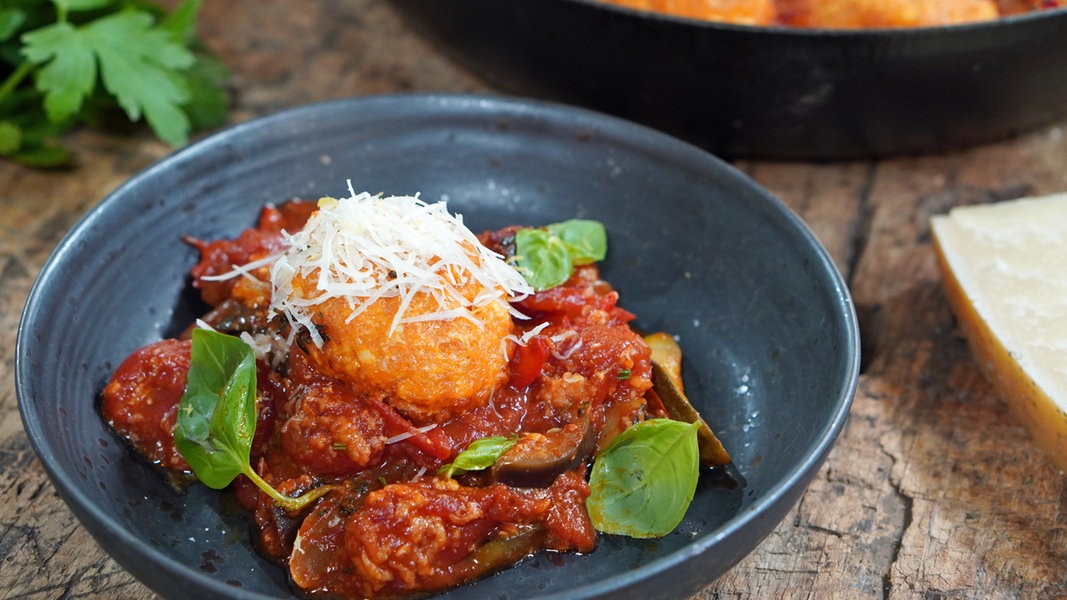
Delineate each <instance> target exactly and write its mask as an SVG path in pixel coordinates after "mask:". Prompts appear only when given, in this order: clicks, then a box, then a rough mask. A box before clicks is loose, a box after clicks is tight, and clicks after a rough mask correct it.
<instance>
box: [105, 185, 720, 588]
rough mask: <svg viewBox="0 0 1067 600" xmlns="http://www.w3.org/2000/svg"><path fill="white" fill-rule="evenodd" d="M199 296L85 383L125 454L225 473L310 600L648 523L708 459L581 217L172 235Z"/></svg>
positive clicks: (460, 573) (435, 207) (306, 225)
mask: <svg viewBox="0 0 1067 600" xmlns="http://www.w3.org/2000/svg"><path fill="white" fill-rule="evenodd" d="M188 241H189V243H191V244H192V245H194V246H195V247H196V248H197V249H198V250H199V253H200V261H199V262H198V263H197V264H196V265H195V266H194V267H193V268H192V270H191V275H192V282H193V285H194V286H195V287H196V288H198V289H199V290H200V292H201V296H202V297H203V299H204V301H205V303H206V304H207V309H206V310H205V312H204V314H203V317H202V318H201V319H200V320H199V321H198V322H197V323H196V324H191V325H190V328H189V329H188V330H187V331H186V332H185V334H183V335H182V336H179V338H178V339H168V340H162V341H159V342H155V343H153V344H150V345H148V346H146V347H144V348H141V349H139V350H137V351H135V352H134V353H133V354H131V356H130V357H129V359H127V360H126V361H125V362H124V363H123V364H122V365H120V366H119V368H118V369H117V370H116V372H115V374H114V376H113V377H112V379H111V381H110V382H109V383H108V384H107V386H106V388H105V389H104V390H103V394H102V404H101V411H102V414H103V417H104V418H105V420H106V421H107V422H108V423H109V425H110V426H111V427H112V428H113V429H114V430H115V431H116V432H117V433H118V434H119V435H120V436H122V437H123V438H125V439H126V440H128V441H129V443H130V445H131V446H132V447H133V448H134V449H135V450H136V451H137V452H138V453H140V454H141V455H142V456H143V457H144V458H145V459H147V460H149V461H150V462H152V463H154V464H156V465H159V466H160V467H162V468H164V469H167V470H168V471H170V472H172V473H176V474H180V475H182V474H184V475H195V477H196V479H198V480H199V481H201V482H202V483H204V484H206V485H208V486H210V487H213V488H217V489H221V488H229V489H232V490H233V492H234V494H235V496H236V499H237V501H238V503H239V504H240V505H241V506H242V507H243V508H245V509H246V510H247V511H248V512H249V514H250V515H251V521H252V522H253V523H254V525H253V528H252V529H253V531H254V535H255V538H256V541H257V547H258V548H260V550H261V552H262V553H263V554H264V555H265V556H267V557H268V558H270V559H271V560H273V561H274V562H276V563H277V564H279V565H280V566H283V567H284V568H286V569H287V570H288V574H289V578H290V580H291V581H292V584H293V585H294V587H295V588H296V589H297V590H298V591H299V592H300V593H301V594H307V595H311V596H322V597H344V598H384V597H397V596H405V595H411V594H426V593H433V592H438V591H442V590H446V589H449V588H452V587H455V586H458V585H462V584H464V583H466V582H469V581H472V580H474V579H477V578H479V577H482V576H485V575H487V574H489V573H491V572H494V571H496V570H499V569H502V568H506V567H508V566H510V565H512V564H514V563H515V562H517V561H519V560H521V559H522V558H523V557H525V556H527V555H529V554H531V553H534V552H538V551H558V552H590V551H593V550H594V549H595V547H596V544H597V539H598V536H599V535H600V533H606V534H616V535H627V536H633V537H659V536H663V535H666V534H668V533H669V532H670V531H672V530H673V529H674V528H675V527H676V526H677V525H678V523H679V522H680V521H681V519H682V518H683V516H684V513H685V510H686V508H687V506H688V503H689V501H690V500H691V499H692V496H693V493H694V490H695V486H696V481H697V477H698V473H699V470H700V468H701V466H702V465H703V466H715V465H719V466H721V465H724V464H726V463H728V462H729V460H730V458H729V455H728V453H727V452H726V451H725V449H723V447H722V445H721V444H719V443H718V440H717V439H715V436H714V435H713V434H712V433H711V431H710V429H709V428H708V427H707V425H706V423H704V422H703V420H702V419H701V418H700V416H699V415H697V414H696V412H695V411H693V409H692V406H691V405H689V403H688V401H687V399H686V397H685V394H684V391H683V389H684V387H683V385H682V381H681V378H680V370H679V368H678V365H679V361H680V351H679V350H678V346H677V344H676V343H675V342H674V341H673V339H672V338H670V337H669V336H664V335H662V334H652V335H650V336H648V339H647V341H646V338H645V337H643V336H642V335H640V334H638V333H637V332H636V331H635V330H634V329H633V328H631V326H630V323H631V322H632V320H633V319H634V315H633V314H631V313H630V312H628V311H626V310H625V309H623V308H621V307H620V306H619V304H618V301H619V294H618V292H617V291H616V290H614V289H613V288H612V287H611V285H610V284H609V283H608V282H606V281H604V280H603V279H601V277H600V274H599V270H598V267H597V262H598V261H599V260H601V259H602V258H603V257H604V255H605V252H606V243H607V241H606V233H605V231H604V229H603V227H602V226H601V225H600V224H599V223H596V222H593V221H586V220H569V221H564V222H562V223H554V224H550V225H547V226H537V227H532V226H509V227H505V228H503V229H500V230H496V231H489V232H485V233H483V234H481V235H479V236H476V235H474V234H473V233H472V232H470V231H469V230H468V229H467V228H466V227H465V225H464V224H463V222H462V219H461V218H460V217H458V216H454V215H451V214H450V213H448V212H447V210H446V207H445V205H444V204H443V203H437V204H427V203H425V202H423V201H421V200H420V199H418V198H417V197H391V198H383V197H378V196H371V195H368V194H365V193H364V194H356V193H354V192H353V193H352V194H351V197H349V198H344V199H340V200H338V199H333V198H324V199H322V200H320V201H318V202H305V201H291V202H287V203H284V204H282V205H280V206H278V207H274V206H267V207H265V208H264V209H263V211H262V213H261V216H260V220H259V224H258V226H256V227H254V228H251V229H247V230H245V231H244V232H242V233H241V234H240V235H239V236H238V237H237V238H235V239H220V240H212V241H204V240H199V239H193V238H188Z"/></svg>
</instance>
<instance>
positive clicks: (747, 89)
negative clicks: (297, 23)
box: [391, 0, 1067, 159]
mask: <svg viewBox="0 0 1067 600" xmlns="http://www.w3.org/2000/svg"><path fill="white" fill-rule="evenodd" d="M391 2H392V4H393V5H394V6H395V7H396V8H397V9H398V10H399V11H400V12H401V13H402V14H403V15H404V16H405V17H406V18H407V20H408V21H409V22H410V23H411V24H412V26H413V27H415V28H416V29H418V30H419V31H421V32H423V33H424V34H426V36H427V37H429V38H430V39H432V40H433V41H434V42H436V43H437V44H438V45H439V46H440V47H441V48H442V49H443V50H445V51H447V52H448V53H450V54H452V55H453V56H454V57H455V58H456V59H457V61H458V62H460V63H462V64H463V65H465V66H467V67H469V68H470V69H471V70H472V71H474V72H475V73H478V74H480V75H482V76H483V77H484V78H486V79H487V80H489V81H491V82H493V83H494V84H496V85H498V86H500V87H501V88H502V89H503V90H505V91H507V92H509V93H518V94H522V95H526V96H533V97H540V98H547V99H552V100H560V101H565V102H569V103H572V104H578V105H582V106H586V107H589V108H594V109H597V110H601V111H604V112H608V113H612V114H615V115H618V116H622V117H625V118H629V119H632V120H636V121H640V122H643V123H645V124H648V125H652V126H654V127H657V128H660V129H662V130H665V131H667V132H669V133H671V134H674V135H676V136H679V137H682V138H683V139H686V140H689V141H691V142H693V143H696V144H698V145H700V146H702V147H703V148H705V149H707V150H710V151H712V152H714V153H716V154H718V155H720V156H724V157H731V158H733V157H749V158H785V159H843V158H867V157H878V156H888V155H900V154H908V153H916V152H932V151H938V150H945V149H954V148H959V147H963V146H969V145H973V144H979V143H983V142H988V141H992V140H997V139H1001V138H1005V137H1008V136H1010V135H1013V134H1016V133H1019V132H1024V131H1028V130H1031V129H1034V128H1036V127H1038V126H1041V125H1044V124H1048V123H1051V122H1053V121H1055V120H1056V119H1060V118H1063V117H1067V68H1064V65H1067V43H1064V40H1067V9H1056V10H1046V11H1041V12H1035V13H1030V14H1024V15H1018V16H1012V17H1005V18H1002V19H999V20H996V21H989V22H984V23H976V24H970V25H961V26H952V27H926V28H913V29H893V30H890V29H879V30H865V31H831V30H803V29H790V28H783V27H746V26H736V25H728V24H722V23H712V22H705V21H697V20H693V19H682V18H674V17H668V16H663V15H658V14H654V13H650V12H643V11H636V10H631V9H627V8H622V7H618V6H615V5H608V4H605V3H603V2H599V1H598V0H449V1H448V2H433V1H427V0H391Z"/></svg>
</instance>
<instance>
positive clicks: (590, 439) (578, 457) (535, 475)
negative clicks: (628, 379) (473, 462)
mask: <svg viewBox="0 0 1067 600" xmlns="http://www.w3.org/2000/svg"><path fill="white" fill-rule="evenodd" d="M595 447H596V428H595V427H593V424H592V419H590V418H589V415H588V413H586V414H583V416H582V417H581V418H580V419H579V420H577V421H575V422H573V423H569V424H567V425H566V426H564V427H561V428H558V429H552V430H550V431H547V432H545V433H528V434H525V435H523V436H522V437H521V438H519V440H518V442H516V443H515V445H514V446H512V447H511V448H510V449H509V450H508V451H507V452H505V453H504V454H502V455H501V456H500V458H498V459H497V461H496V463H495V464H493V466H492V468H491V469H490V477H491V478H492V480H493V481H497V482H500V483H504V484H507V485H510V486H515V487H548V486H549V485H551V484H552V482H553V481H554V480H555V479H556V477H557V476H558V475H559V474H560V473H563V472H564V471H569V470H570V469H573V468H574V467H575V466H577V465H578V464H579V463H580V462H582V461H583V460H585V459H586V458H588V457H589V455H590V454H591V453H592V452H593V449H594V448H595Z"/></svg>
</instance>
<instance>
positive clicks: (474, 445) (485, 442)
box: [437, 435, 518, 477]
mask: <svg viewBox="0 0 1067 600" xmlns="http://www.w3.org/2000/svg"><path fill="white" fill-rule="evenodd" d="M516 441H518V437H517V436H510V437H504V436H500V435H494V436H489V437H484V438H481V439H479V440H474V441H473V442H471V444H470V446H467V449H466V450H464V451H463V452H460V453H459V454H457V455H456V459H455V460H453V461H452V462H450V463H448V464H447V465H444V466H442V467H441V468H440V469H438V470H437V474H438V475H444V476H445V477H455V476H456V475H462V474H463V473H466V472H467V471H481V470H482V469H488V468H489V467H491V466H493V464H495V463H496V461H497V459H498V458H500V456H501V455H503V454H504V453H505V452H507V451H508V450H510V449H511V447H512V446H514V445H515V442H516Z"/></svg>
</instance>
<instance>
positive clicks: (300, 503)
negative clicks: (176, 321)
mask: <svg viewBox="0 0 1067 600" xmlns="http://www.w3.org/2000/svg"><path fill="white" fill-rule="evenodd" d="M192 337H193V345H192V349H191V351H190V357H189V376H188V379H187V381H186V384H185V393H184V394H182V398H181V400H180V401H179V402H178V420H177V423H175V425H174V444H175V445H176V446H177V447H178V451H179V452H181V454H182V456H184V457H185V462H187V463H189V467H190V468H192V469H193V473H194V474H195V475H196V478H197V479H199V480H200V481H201V482H203V483H204V485H206V486H208V487H210V488H214V489H217V490H218V489H222V488H224V487H226V486H227V485H229V484H230V482H232V481H233V480H234V478H235V477H237V476H238V475H244V476H246V477H248V478H249V479H250V480H251V481H252V483H255V484H256V486H258V487H259V489H261V490H263V492H264V493H265V494H267V495H268V496H270V497H271V498H272V499H273V500H274V502H275V503H276V504H277V505H278V506H280V507H282V508H283V509H285V510H287V511H290V512H293V511H297V510H300V509H301V508H303V507H304V506H306V505H307V504H310V503H311V502H314V501H315V500H318V499H319V498H321V497H323V496H324V495H326V494H327V493H328V492H329V491H331V490H332V489H333V486H329V485H324V486H320V487H317V488H313V489H311V490H308V491H307V492H305V493H304V494H302V495H301V496H299V497H297V498H290V497H288V496H284V495H282V494H281V493H280V492H279V491H278V490H276V489H274V488H273V487H272V486H271V485H270V484H269V483H267V482H266V481H265V480H264V479H263V478H262V477H260V476H259V473H256V471H255V469H253V468H252V464H251V462H250V454H251V452H252V438H253V437H254V436H255V433H256V356H255V353H254V352H253V351H252V348H251V347H250V346H249V345H248V344H246V343H245V342H243V341H242V340H241V339H240V338H237V337H234V336H231V335H226V334H222V333H219V332H217V331H212V330H210V329H199V328H198V329H194V330H193V336H192Z"/></svg>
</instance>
